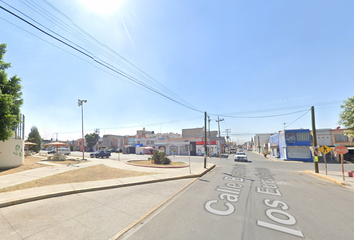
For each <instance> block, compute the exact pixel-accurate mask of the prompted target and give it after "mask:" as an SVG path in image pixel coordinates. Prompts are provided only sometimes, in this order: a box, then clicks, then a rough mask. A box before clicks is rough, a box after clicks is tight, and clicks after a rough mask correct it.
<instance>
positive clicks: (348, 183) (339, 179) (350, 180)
mask: <svg viewBox="0 0 354 240" xmlns="http://www.w3.org/2000/svg"><path fill="white" fill-rule="evenodd" d="M257 154H259V153H257ZM259 155H261V154H259ZM267 158H268V159H270V160H272V161H277V162H292V163H294V162H298V163H302V162H301V161H285V160H282V159H279V158H275V157H272V156H270V155H267ZM321 165H323V164H321ZM340 167H341V166H340V164H338V169H340ZM344 169H345V172H344V179H343V174H342V172H341V171H329V170H328V171H327V174H326V172H325V171H324V170H323V169H321V170H320V171H319V173H315V171H314V170H305V171H304V172H305V173H308V174H311V175H313V176H316V177H319V178H322V179H325V180H327V181H330V182H333V183H336V184H338V185H341V186H343V187H346V188H348V189H351V190H353V191H354V177H349V176H348V171H354V164H351V163H346V164H344Z"/></svg>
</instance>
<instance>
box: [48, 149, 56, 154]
mask: <svg viewBox="0 0 354 240" xmlns="http://www.w3.org/2000/svg"><path fill="white" fill-rule="evenodd" d="M56 152H57V150H56V149H55V148H53V149H51V150H48V154H52V153H56Z"/></svg>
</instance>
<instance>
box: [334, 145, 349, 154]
mask: <svg viewBox="0 0 354 240" xmlns="http://www.w3.org/2000/svg"><path fill="white" fill-rule="evenodd" d="M334 151H335V152H336V153H338V154H346V153H347V152H348V151H349V150H348V148H346V147H344V146H338V147H336V148H335V149H334Z"/></svg>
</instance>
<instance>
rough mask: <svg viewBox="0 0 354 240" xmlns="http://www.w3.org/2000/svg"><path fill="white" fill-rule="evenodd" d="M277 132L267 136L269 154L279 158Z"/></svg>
mask: <svg viewBox="0 0 354 240" xmlns="http://www.w3.org/2000/svg"><path fill="white" fill-rule="evenodd" d="M279 135H280V134H279V133H275V134H273V135H271V136H270V137H269V145H270V146H269V154H270V156H272V157H276V158H279V156H280V155H279Z"/></svg>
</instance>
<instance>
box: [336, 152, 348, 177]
mask: <svg viewBox="0 0 354 240" xmlns="http://www.w3.org/2000/svg"><path fill="white" fill-rule="evenodd" d="M334 151H335V152H336V153H338V154H339V158H340V163H341V165H342V177H343V181H345V177H344V166H343V154H346V153H347V152H348V151H349V150H348V148H346V147H345V146H338V147H336V148H335V149H334Z"/></svg>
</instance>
